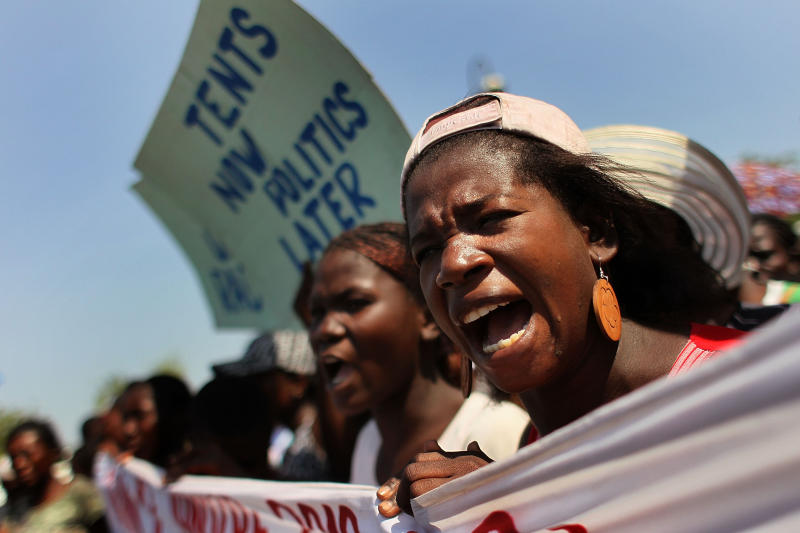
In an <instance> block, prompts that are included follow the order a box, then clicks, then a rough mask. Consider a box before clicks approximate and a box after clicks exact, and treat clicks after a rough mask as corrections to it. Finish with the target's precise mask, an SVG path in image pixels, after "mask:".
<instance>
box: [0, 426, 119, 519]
mask: <svg viewBox="0 0 800 533" xmlns="http://www.w3.org/2000/svg"><path fill="white" fill-rule="evenodd" d="M6 449H7V451H8V455H9V457H10V458H11V461H12V466H13V469H14V473H15V474H16V478H15V480H14V482H13V484H12V486H10V487H8V504H7V505H8V507H7V515H6V517H5V518H4V520H3V522H2V523H0V531H2V532H3V533H16V532H20V533H21V532H38V531H70V532H81V531H106V524H105V519H104V518H103V514H104V506H103V500H102V498H101V497H100V494H99V493H98V492H97V491H96V490H95V488H94V486H93V485H92V483H91V482H90V481H89V480H88V479H86V478H85V477H83V476H80V475H77V476H75V477H74V478H73V479H72V480H71V481H69V482H62V481H59V480H58V479H56V478H55V477H54V476H53V474H52V467H53V465H54V464H55V463H56V462H57V461H59V460H60V459H61V456H62V449H61V445H60V444H59V442H58V439H57V437H56V435H55V432H54V431H53V429H52V428H51V427H50V425H49V424H47V423H45V422H40V421H37V420H27V421H24V422H22V423H21V424H19V425H17V426H16V427H14V428H13V429H12V430H11V432H10V433H9V434H8V439H7V441H6Z"/></svg>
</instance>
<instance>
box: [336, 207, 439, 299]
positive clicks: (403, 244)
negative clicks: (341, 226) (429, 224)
mask: <svg viewBox="0 0 800 533" xmlns="http://www.w3.org/2000/svg"><path fill="white" fill-rule="evenodd" d="M336 248H340V249H344V250H350V251H353V252H356V253H358V254H361V255H363V256H364V257H366V258H367V259H369V260H370V261H372V262H373V263H375V264H376V265H378V266H379V267H381V268H382V269H383V270H385V271H386V272H388V273H389V274H390V275H391V276H392V277H394V278H395V279H397V280H398V281H399V282H400V283H402V284H403V285H405V287H406V288H407V289H408V292H410V293H411V295H412V296H413V297H414V299H415V300H416V301H417V303H419V304H420V305H421V306H422V307H423V308H427V307H426V305H425V299H424V298H423V296H422V291H421V289H420V286H419V270H418V269H417V266H416V264H414V261H413V260H412V259H411V254H410V253H409V250H408V232H407V231H406V225H405V224H402V223H399V222H380V223H378V224H365V225H363V226H358V227H355V228H353V229H351V230H348V231H345V232H344V233H341V234H340V235H338V236H336V237H334V238H333V240H331V242H330V244H328V247H327V249H326V250H325V253H328V252H329V251H330V250H333V249H336Z"/></svg>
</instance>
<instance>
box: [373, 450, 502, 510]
mask: <svg viewBox="0 0 800 533" xmlns="http://www.w3.org/2000/svg"><path fill="white" fill-rule="evenodd" d="M424 449H425V451H424V452H423V453H419V454H417V455H416V456H415V457H414V459H413V460H412V461H411V462H410V463H408V465H406V467H405V469H403V472H402V474H401V475H400V476H399V478H391V479H390V480H389V481H387V482H386V483H384V484H383V485H382V486H381V488H379V489H378V493H377V494H378V499H380V500H382V501H381V503H380V504H379V505H378V511H379V512H380V513H381V515H382V516H384V517H386V518H391V517H393V516H397V514H398V513H400V511H401V510H402V511H405V512H406V513H408V514H413V513H412V512H411V499H412V498H416V497H417V496H421V495H422V494H425V493H426V492H429V491H431V490H433V489H435V488H436V487H439V486H441V485H444V484H445V483H447V482H448V481H451V480H453V479H456V478H459V477H461V476H465V475H467V474H469V473H470V472H474V471H475V470H477V469H479V468H481V467H483V466H486V465H487V464H489V463H491V462H492V459H490V458H489V457H488V456H487V455H486V454H485V453H483V451H481V448H480V446H478V443H477V442H475V441H473V442H471V443H470V444H469V446H467V450H466V451H461V452H446V451H444V450H442V449H441V448H440V447H439V444H438V443H437V442H436V441H428V442H426V443H425V448H424Z"/></svg>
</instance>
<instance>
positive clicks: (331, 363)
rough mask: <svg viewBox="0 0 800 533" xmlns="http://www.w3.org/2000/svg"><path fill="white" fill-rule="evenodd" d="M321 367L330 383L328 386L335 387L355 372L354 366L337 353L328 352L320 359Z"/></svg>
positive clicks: (323, 374)
mask: <svg viewBox="0 0 800 533" xmlns="http://www.w3.org/2000/svg"><path fill="white" fill-rule="evenodd" d="M320 367H321V368H322V376H323V377H324V378H325V381H326V382H327V384H328V388H331V389H335V388H336V387H338V386H339V385H341V384H342V383H344V382H345V381H347V378H349V377H350V376H351V375H352V374H353V372H354V369H353V366H352V365H350V364H349V363H347V362H346V361H344V360H343V359H340V358H338V357H336V356H335V355H330V354H326V355H323V356H322V358H321V359H320Z"/></svg>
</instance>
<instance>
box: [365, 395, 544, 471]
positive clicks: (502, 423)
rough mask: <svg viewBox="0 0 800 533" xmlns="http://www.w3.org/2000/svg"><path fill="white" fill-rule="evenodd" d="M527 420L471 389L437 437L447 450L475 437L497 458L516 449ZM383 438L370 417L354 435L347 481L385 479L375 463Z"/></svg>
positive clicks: (515, 410)
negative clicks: (356, 434) (376, 476)
mask: <svg viewBox="0 0 800 533" xmlns="http://www.w3.org/2000/svg"><path fill="white" fill-rule="evenodd" d="M528 422H530V417H529V416H528V413H526V412H525V411H524V410H522V409H520V408H519V407H517V406H516V405H515V404H513V403H511V402H496V401H494V400H492V399H491V398H489V396H487V395H486V394H483V393H482V392H473V393H472V394H470V396H469V398H467V399H466V400H464V403H463V404H462V405H461V407H460V408H459V409H458V411H457V412H456V415H455V416H454V417H453V419H452V420H451V421H450V424H448V425H447V427H446V428H445V430H444V433H442V435H441V436H440V437H439V438H438V439H437V441H438V442H439V446H441V448H442V449H443V450H446V451H461V450H466V449H467V445H468V444H469V443H470V442H472V441H477V442H478V444H479V445H480V447H481V450H483V451H484V452H485V453H486V455H488V456H489V457H491V458H492V459H495V460H500V459H504V458H506V457H509V456H511V455H513V454H514V452H516V451H517V448H518V447H519V441H520V438H521V437H522V432H523V431H524V429H525V426H527V425H528ZM382 442H383V439H381V435H380V432H379V431H378V424H376V423H375V420H370V421H369V422H367V424H366V425H365V426H364V427H363V428H362V429H361V431H360V432H359V434H358V438H357V439H356V445H355V449H354V450H353V460H352V463H351V464H350V483H358V484H362V485H378V484H380V483H383V482H384V481H386V480H385V479H384V480H381V481H378V480H377V479H376V478H375V463H376V462H377V460H378V450H379V449H380V447H381V443H382ZM409 459H410V457H409Z"/></svg>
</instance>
